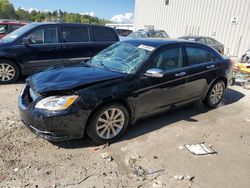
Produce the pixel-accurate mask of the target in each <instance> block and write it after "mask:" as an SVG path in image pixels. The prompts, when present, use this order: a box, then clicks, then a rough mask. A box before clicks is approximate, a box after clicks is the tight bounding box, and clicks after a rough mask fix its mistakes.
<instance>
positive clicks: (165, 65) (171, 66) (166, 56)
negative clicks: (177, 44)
mask: <svg viewBox="0 0 250 188" xmlns="http://www.w3.org/2000/svg"><path fill="white" fill-rule="evenodd" d="M182 67H183V56H182V48H172V49H166V50H163V51H161V52H160V53H159V54H158V55H156V56H155V58H154V59H153V63H152V65H151V66H150V68H158V69H161V70H163V71H171V70H175V69H179V68H182Z"/></svg>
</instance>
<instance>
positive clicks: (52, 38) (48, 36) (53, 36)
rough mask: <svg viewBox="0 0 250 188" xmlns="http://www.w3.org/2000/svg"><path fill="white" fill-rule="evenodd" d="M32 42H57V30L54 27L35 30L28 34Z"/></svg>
mask: <svg viewBox="0 0 250 188" xmlns="http://www.w3.org/2000/svg"><path fill="white" fill-rule="evenodd" d="M28 38H30V39H31V42H32V44H50V43H57V42H58V41H57V31H56V28H55V27H47V28H43V29H39V30H36V31H35V32H33V33H31V34H29V35H28Z"/></svg>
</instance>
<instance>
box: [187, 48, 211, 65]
mask: <svg viewBox="0 0 250 188" xmlns="http://www.w3.org/2000/svg"><path fill="white" fill-rule="evenodd" d="M186 51H187V58H188V64H189V65H197V64H201V63H206V62H210V61H212V56H211V54H210V52H209V51H207V50H205V49H200V48H192V47H187V48H186Z"/></svg>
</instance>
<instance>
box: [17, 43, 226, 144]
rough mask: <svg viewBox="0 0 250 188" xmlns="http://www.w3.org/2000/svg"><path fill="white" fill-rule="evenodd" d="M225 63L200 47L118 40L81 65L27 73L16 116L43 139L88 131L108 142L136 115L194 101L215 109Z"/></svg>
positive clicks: (223, 85) (221, 91) (73, 136)
mask: <svg viewBox="0 0 250 188" xmlns="http://www.w3.org/2000/svg"><path fill="white" fill-rule="evenodd" d="M229 68H230V62H229V60H227V59H224V58H223V57H222V56H221V55H220V54H219V53H218V52H217V51H215V50H214V49H212V48H210V47H208V46H205V45H203V44H198V43H193V42H188V41H186V42H185V41H175V40H169V41H166V40H164V41H160V40H127V41H123V42H118V43H116V44H114V45H112V46H110V47H108V48H107V49H105V50H104V51H102V52H100V53H99V54H97V55H96V56H95V57H93V58H92V59H91V60H90V61H88V62H86V63H82V64H81V65H77V66H72V67H63V66H61V67H57V68H53V69H48V70H46V71H43V72H41V73H37V74H35V75H33V76H31V77H29V78H28V79H27V83H26V85H25V87H24V89H23V90H22V92H21V94H20V96H19V109H20V114H21V119H22V121H23V122H24V124H25V125H26V126H27V127H29V128H30V129H31V131H33V132H34V133H35V134H37V135H39V136H41V137H43V138H45V139H48V140H50V141H62V140H71V139H78V138H83V137H84V136H86V135H88V136H89V137H90V138H91V139H92V140H93V141H94V142H96V143H106V142H113V141H115V140H116V139H117V138H119V137H120V136H121V135H122V134H123V133H124V131H125V130H126V128H127V126H128V125H129V124H132V123H134V122H136V121H137V120H138V119H140V118H142V117H146V116H149V115H152V114H155V113H160V112H163V111H166V110H170V109H173V108H176V107H179V106H182V105H185V104H187V103H192V102H195V101H203V102H204V104H206V105H207V106H208V107H211V108H214V107H217V106H218V105H219V104H220V102H221V100H222V98H223V96H224V93H225V89H226V87H227V79H228V73H229ZM152 126H154V125H152Z"/></svg>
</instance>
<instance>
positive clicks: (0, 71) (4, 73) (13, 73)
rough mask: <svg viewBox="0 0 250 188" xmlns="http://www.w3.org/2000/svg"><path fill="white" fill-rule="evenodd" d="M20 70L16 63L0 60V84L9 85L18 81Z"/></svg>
mask: <svg viewBox="0 0 250 188" xmlns="http://www.w3.org/2000/svg"><path fill="white" fill-rule="evenodd" d="M19 76H20V69H19V67H18V66H17V65H16V63H14V62H12V61H9V60H0V84H11V83H14V82H16V81H17V80H18V78H19Z"/></svg>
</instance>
